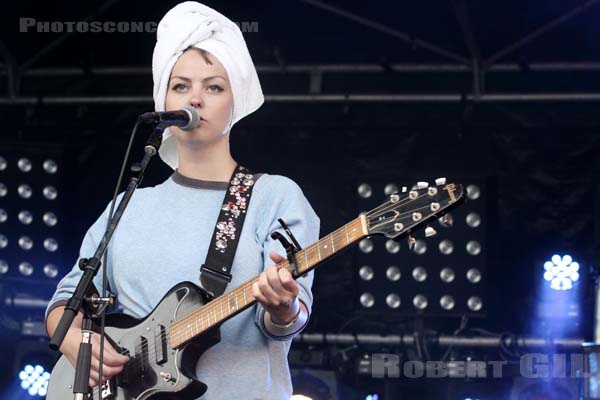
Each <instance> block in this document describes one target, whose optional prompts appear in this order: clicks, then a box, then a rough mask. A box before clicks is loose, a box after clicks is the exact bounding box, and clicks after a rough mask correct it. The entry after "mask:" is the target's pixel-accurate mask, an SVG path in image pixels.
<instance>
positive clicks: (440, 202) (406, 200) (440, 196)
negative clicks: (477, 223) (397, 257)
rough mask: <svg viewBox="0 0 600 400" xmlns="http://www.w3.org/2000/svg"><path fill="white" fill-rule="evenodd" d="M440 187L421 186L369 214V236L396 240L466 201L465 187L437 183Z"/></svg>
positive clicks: (395, 196) (421, 184) (389, 198)
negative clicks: (376, 235)
mask: <svg viewBox="0 0 600 400" xmlns="http://www.w3.org/2000/svg"><path fill="white" fill-rule="evenodd" d="M436 183H438V184H437V185H436V186H431V187H429V186H428V185H427V184H426V183H425V182H419V183H418V184H417V185H416V187H414V188H413V189H412V190H410V191H409V190H406V191H404V192H403V193H395V194H392V195H390V196H388V199H387V201H385V202H384V203H383V204H381V205H380V206H378V207H375V208H374V209H372V210H371V211H369V212H367V213H365V214H364V215H365V218H366V220H367V229H368V231H369V235H374V234H381V235H385V236H386V237H388V238H390V239H394V238H396V237H398V236H400V235H402V234H403V233H405V232H407V231H409V230H411V229H413V228H416V227H417V226H419V225H422V224H424V223H426V222H427V221H429V220H431V219H432V218H434V217H436V216H438V215H439V214H442V213H443V212H444V211H445V210H447V209H448V208H449V207H451V206H454V205H456V204H457V203H458V202H459V201H461V200H463V187H462V185H460V184H456V183H445V180H436ZM426 234H427V232H426Z"/></svg>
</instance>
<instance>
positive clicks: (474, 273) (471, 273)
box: [467, 268, 481, 283]
mask: <svg viewBox="0 0 600 400" xmlns="http://www.w3.org/2000/svg"><path fill="white" fill-rule="evenodd" d="M467 280H468V281H469V282H471V283H479V281H481V272H480V271H479V270H478V269H477V268H471V269H469V270H468V271H467Z"/></svg>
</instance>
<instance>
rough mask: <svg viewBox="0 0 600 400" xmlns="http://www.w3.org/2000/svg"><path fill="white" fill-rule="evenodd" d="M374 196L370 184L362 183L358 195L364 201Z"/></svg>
mask: <svg viewBox="0 0 600 400" xmlns="http://www.w3.org/2000/svg"><path fill="white" fill-rule="evenodd" d="M372 194H373V189H372V188H371V185H369V184H368V183H361V184H360V185H358V195H359V196H360V197H362V198H363V199H368V198H369V197H371V195H372Z"/></svg>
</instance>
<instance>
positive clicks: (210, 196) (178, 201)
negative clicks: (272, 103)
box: [47, 171, 319, 400]
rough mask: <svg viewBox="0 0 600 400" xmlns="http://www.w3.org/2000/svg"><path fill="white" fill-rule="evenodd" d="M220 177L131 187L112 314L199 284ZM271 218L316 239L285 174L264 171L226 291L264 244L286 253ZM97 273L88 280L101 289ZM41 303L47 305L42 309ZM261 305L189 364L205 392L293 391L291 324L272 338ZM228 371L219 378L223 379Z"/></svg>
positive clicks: (117, 244)
mask: <svg viewBox="0 0 600 400" xmlns="http://www.w3.org/2000/svg"><path fill="white" fill-rule="evenodd" d="M227 186H228V183H227V182H207V181H201V180H197V179H191V178H187V177H184V176H182V175H181V174H179V173H178V172H177V171H176V172H175V173H174V174H173V175H172V176H171V177H170V178H169V179H168V180H166V181H165V182H163V183H162V184H160V185H157V186H155V187H151V188H143V189H138V190H137V191H136V192H135V193H134V195H133V197H132V198H131V201H130V203H129V206H128V208H127V209H126V210H125V213H124V214H123V217H122V219H121V222H120V223H119V226H118V227H117V229H116V231H115V234H114V236H113V238H112V240H111V243H110V245H109V248H108V266H107V273H108V282H109V288H110V290H111V291H113V292H115V293H117V295H118V298H117V309H118V311H119V312H122V313H125V314H128V315H131V316H133V317H136V318H142V317H144V316H146V315H147V314H148V313H150V311H152V309H153V308H154V307H155V306H156V305H157V304H158V302H159V301H160V300H161V299H162V297H163V296H164V295H165V294H166V293H167V292H168V291H169V289H171V288H172V287H173V286H175V285H176V284H177V283H180V282H182V281H190V282H194V283H196V284H198V285H200V282H199V271H200V266H201V265H202V264H203V263H204V261H205V259H206V254H207V250H208V246H209V244H210V239H211V236H212V234H213V230H214V228H215V223H216V220H217V217H218V215H219V212H220V207H221V205H222V202H223V199H224V196H225V190H226V188H227ZM108 209H109V208H108V207H107V209H106V210H105V211H104V213H103V214H102V215H101V216H100V218H99V219H98V220H97V221H96V222H95V223H94V224H93V225H92V227H91V228H90V229H89V230H88V232H87V234H86V235H85V238H84V239H83V243H82V245H81V251H80V257H91V256H92V255H93V253H94V251H95V249H96V247H97V244H98V243H99V241H100V240H101V238H102V235H103V234H104V231H105V229H106V220H107V215H108ZM278 218H283V220H284V221H285V222H286V223H287V224H288V225H289V227H290V229H291V230H292V232H293V233H294V236H295V237H296V238H297V239H298V242H299V243H300V245H301V246H302V247H303V248H304V247H306V246H308V245H310V244H312V243H314V242H316V241H317V240H318V236H319V218H318V217H317V215H316V214H315V213H314V211H313V209H312V208H311V206H310V204H309V203H308V201H307V200H306V198H305V197H304V194H303V193H302V191H301V189H300V188H299V187H298V185H297V184H296V183H294V182H293V181H292V180H290V179H288V178H286V177H283V176H277V175H267V174H264V175H261V176H259V179H257V181H256V184H255V186H254V190H253V193H252V197H251V199H250V205H249V207H248V211H247V215H246V220H245V222H244V227H243V230H242V234H241V237H240V242H239V246H238V248H237V252H236V255H235V258H234V260H233V267H232V269H231V274H232V275H233V279H232V281H231V283H229V285H228V286H227V290H226V291H230V290H232V289H234V288H235V287H237V286H239V285H241V284H242V283H244V282H245V281H247V280H249V279H250V278H252V277H254V276H256V275H258V274H259V273H260V272H262V271H263V269H264V268H266V267H267V266H269V265H271V264H272V261H271V260H270V258H269V251H271V250H273V251H276V252H277V253H279V254H282V255H285V251H284V249H283V248H282V246H281V245H280V244H279V242H277V241H274V240H273V239H271V233H272V232H273V231H275V230H278V231H280V232H281V233H283V230H282V229H281V227H280V225H279V222H277V219H278ZM80 275H81V271H80V270H79V268H78V267H77V265H75V266H74V267H73V269H72V270H71V271H70V272H69V273H68V274H67V275H66V276H65V277H64V278H63V279H62V280H61V281H60V283H59V284H58V287H57V290H56V293H55V294H54V296H53V298H52V300H51V301H50V304H49V306H48V311H49V310H51V309H53V308H55V307H57V306H59V305H64V304H65V303H66V299H68V298H69V297H70V295H71V294H72V293H73V291H74V289H75V286H76V285H77V282H78V281H79V277H80ZM101 275H102V273H101V271H100V273H98V275H97V276H96V278H95V280H94V282H95V284H96V287H97V288H98V290H100V288H101V282H102V279H101ZM312 281H313V276H312V272H311V273H309V274H308V275H306V276H305V277H302V278H299V279H298V281H297V282H298V283H299V286H300V294H299V298H300V300H301V301H302V302H304V304H305V305H306V306H307V309H308V310H309V313H310V309H311V305H312V293H311V290H310V289H311V285H312ZM48 311H47V312H48ZM263 314H264V309H263V308H262V307H261V306H260V305H257V306H255V307H251V308H250V309H248V310H246V311H244V312H242V313H240V314H239V315H237V316H235V317H233V318H232V319H230V320H228V321H226V322H225V323H224V324H223V325H222V326H221V336H222V339H221V342H220V343H219V344H217V345H215V346H214V347H212V348H210V349H209V350H207V351H206V352H205V353H204V354H203V356H202V357H201V358H200V361H199V362H198V365H197V367H196V373H197V376H198V378H199V379H200V380H201V381H202V382H204V383H206V384H207V385H208V391H207V392H206V393H205V394H204V395H203V396H202V400H214V399H285V400H288V399H289V398H290V397H291V394H292V385H291V379H290V373H289V367H288V363H287V353H288V351H289V348H290V344H291V339H292V338H293V337H294V336H295V335H296V334H297V333H298V329H297V328H295V329H294V330H295V332H294V331H289V332H286V333H285V334H284V335H283V336H273V335H272V334H271V333H269V332H268V331H267V330H266V328H265V327H264V323H263ZM224 378H226V379H224Z"/></svg>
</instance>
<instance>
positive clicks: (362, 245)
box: [358, 238, 373, 253]
mask: <svg viewBox="0 0 600 400" xmlns="http://www.w3.org/2000/svg"><path fill="white" fill-rule="evenodd" d="M358 248H359V249H360V251H362V252H363V253H370V252H372V251H373V241H372V240H371V239H369V238H365V239H363V240H361V241H360V242H359V243H358Z"/></svg>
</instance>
